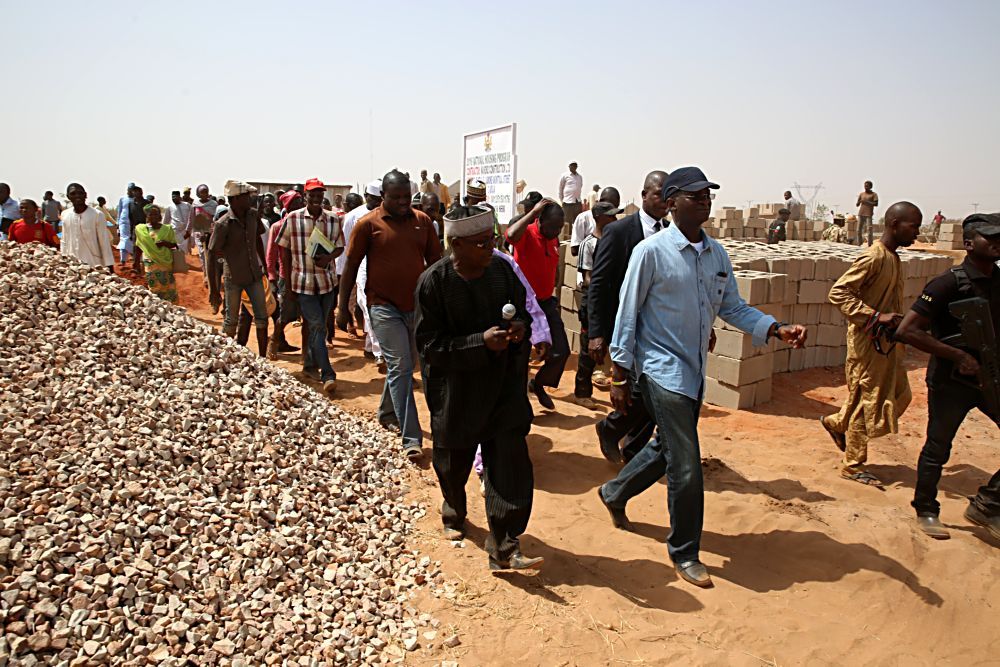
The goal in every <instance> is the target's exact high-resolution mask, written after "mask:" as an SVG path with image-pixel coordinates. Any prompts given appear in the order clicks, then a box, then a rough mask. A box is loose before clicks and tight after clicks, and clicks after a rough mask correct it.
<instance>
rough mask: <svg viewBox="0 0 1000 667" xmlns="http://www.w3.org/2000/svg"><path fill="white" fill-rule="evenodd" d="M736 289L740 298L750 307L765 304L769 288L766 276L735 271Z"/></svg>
mask: <svg viewBox="0 0 1000 667" xmlns="http://www.w3.org/2000/svg"><path fill="white" fill-rule="evenodd" d="M735 274H736V275H735V277H736V287H737V288H738V289H739V291H740V296H742V297H743V299H744V300H746V302H747V303H748V304H750V305H751V306H756V305H757V304H760V303H765V302H767V300H768V298H767V291H768V288H769V287H770V284H769V282H768V279H767V277H766V276H763V275H761V274H760V273H757V272H756V271H754V272H750V271H736V272H735Z"/></svg>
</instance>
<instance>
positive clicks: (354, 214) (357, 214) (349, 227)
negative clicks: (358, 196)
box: [333, 204, 371, 276]
mask: <svg viewBox="0 0 1000 667" xmlns="http://www.w3.org/2000/svg"><path fill="white" fill-rule="evenodd" d="M369 213H371V211H369V210H368V207H367V206H365V205H364V204H362V205H361V206H359V207H357V208H352V209H351V210H350V211H348V212H347V213H346V214H345V215H344V217H343V225H342V231H343V232H344V252H342V253H340V257H338V258H337V259H335V260H333V261H334V263H335V264H336V266H337V275H338V276H342V275H344V267H345V266H347V249H348V248H350V247H351V232H353V231H354V225H355V223H357V221H358V220H360V219H361V218H363V217H364V216H366V215H368V214H369ZM361 263H362V264H364V260H362V262H361ZM358 271H359V272H360V269H358Z"/></svg>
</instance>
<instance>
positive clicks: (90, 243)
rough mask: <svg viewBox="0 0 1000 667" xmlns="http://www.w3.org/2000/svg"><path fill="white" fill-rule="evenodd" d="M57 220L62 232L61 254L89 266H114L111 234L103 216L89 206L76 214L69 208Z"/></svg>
mask: <svg viewBox="0 0 1000 667" xmlns="http://www.w3.org/2000/svg"><path fill="white" fill-rule="evenodd" d="M59 219H60V220H61V221H62V230H63V237H62V245H61V246H60V252H62V254H64V255H70V256H71V257H76V258H77V259H78V260H80V261H81V262H83V263H84V264H90V265H91V266H114V263H115V258H114V255H112V254H111V234H110V233H109V232H108V226H107V225H105V224H104V215H103V214H101V213H99V212H98V211H96V210H95V209H92V208H90V207H89V206H88V207H87V210H85V211H84V212H83V213H77V212H76V211H74V210H73V208H72V207H70V208H67V209H66V210H65V211H63V212H62V214H61V215H60V216H59Z"/></svg>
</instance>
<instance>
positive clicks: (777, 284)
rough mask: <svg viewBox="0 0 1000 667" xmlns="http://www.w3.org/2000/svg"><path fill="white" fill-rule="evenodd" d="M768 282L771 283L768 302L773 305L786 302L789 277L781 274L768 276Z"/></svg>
mask: <svg viewBox="0 0 1000 667" xmlns="http://www.w3.org/2000/svg"><path fill="white" fill-rule="evenodd" d="M767 281H768V283H770V286H769V289H768V297H767V300H768V301H770V302H771V303H782V302H784V300H785V285H786V284H787V282H788V277H787V276H785V275H784V274H780V273H769V274H767Z"/></svg>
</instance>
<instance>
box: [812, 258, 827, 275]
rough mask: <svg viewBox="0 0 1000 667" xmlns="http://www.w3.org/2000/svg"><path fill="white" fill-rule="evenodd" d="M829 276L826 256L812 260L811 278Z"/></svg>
mask: <svg viewBox="0 0 1000 667" xmlns="http://www.w3.org/2000/svg"><path fill="white" fill-rule="evenodd" d="M828 278H830V262H829V260H828V259H827V258H826V257H818V258H816V260H815V261H814V262H813V280H827V279H828Z"/></svg>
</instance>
